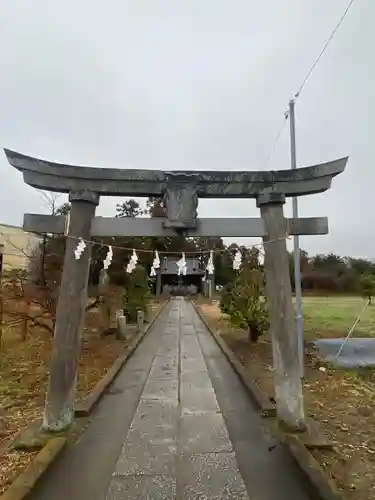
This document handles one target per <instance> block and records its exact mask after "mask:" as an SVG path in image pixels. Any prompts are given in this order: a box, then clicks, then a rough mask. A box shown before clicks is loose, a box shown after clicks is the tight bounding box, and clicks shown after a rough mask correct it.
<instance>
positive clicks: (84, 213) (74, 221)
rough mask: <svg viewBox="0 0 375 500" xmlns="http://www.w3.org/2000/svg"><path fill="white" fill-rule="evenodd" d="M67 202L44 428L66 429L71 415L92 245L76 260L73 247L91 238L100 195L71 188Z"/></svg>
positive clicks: (72, 414) (87, 244)
mask: <svg viewBox="0 0 375 500" xmlns="http://www.w3.org/2000/svg"><path fill="white" fill-rule="evenodd" d="M69 201H70V203H71V211H70V217H69V221H70V223H69V228H68V234H67V236H68V237H67V239H66V246H65V258H64V267H63V272H62V279H61V285H60V295H59V300H58V303H57V310H56V324H55V332H54V337H53V348H52V359H51V366H50V377H49V383H48V389H47V395H46V402H45V409H44V416H43V428H44V429H45V430H48V431H60V430H63V429H65V428H66V427H68V426H69V425H70V423H71V422H72V420H73V417H74V403H75V392H76V391H75V389H76V377H77V368H78V360H79V356H80V353H81V344H82V334H83V326H84V316H85V310H86V303H87V283H88V277H89V270H90V257H91V245H90V244H89V243H86V248H85V250H84V251H83V253H82V255H81V256H80V258H79V259H76V258H75V255H74V250H75V248H76V247H77V244H78V238H82V239H84V240H90V235H91V223H92V220H93V218H94V215H95V209H96V207H97V205H98V203H99V196H98V195H97V194H96V193H92V192H90V191H71V192H70V193H69Z"/></svg>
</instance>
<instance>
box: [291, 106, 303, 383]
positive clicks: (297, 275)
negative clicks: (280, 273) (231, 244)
mask: <svg viewBox="0 0 375 500" xmlns="http://www.w3.org/2000/svg"><path fill="white" fill-rule="evenodd" d="M294 105H295V101H294V99H291V100H290V101H289V123H290V162H291V167H292V169H295V168H297V156H296V123H295V114H294ZM292 201H293V218H298V201H297V198H296V197H293V200H292ZM293 244H294V252H293V254H294V289H295V294H296V308H297V335H298V359H299V365H300V375H301V378H303V376H304V353H305V349H304V338H303V316H302V290H301V260H300V249H299V236H298V235H295V236H294V237H293Z"/></svg>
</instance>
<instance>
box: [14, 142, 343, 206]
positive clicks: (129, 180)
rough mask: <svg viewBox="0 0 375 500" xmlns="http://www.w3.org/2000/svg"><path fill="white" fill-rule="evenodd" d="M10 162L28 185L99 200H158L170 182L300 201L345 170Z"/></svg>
mask: <svg viewBox="0 0 375 500" xmlns="http://www.w3.org/2000/svg"><path fill="white" fill-rule="evenodd" d="M4 151H5V154H6V156H7V159H8V161H9V163H10V164H11V165H12V166H14V167H15V168H17V169H18V170H20V171H21V172H22V173H23V178H24V181H25V182H26V184H29V185H30V186H33V187H35V188H38V189H44V190H47V191H55V192H60V193H69V192H71V191H76V190H77V191H79V190H85V191H91V192H94V193H97V194H98V195H100V196H146V197H148V196H161V195H163V194H164V193H165V190H166V187H167V186H168V184H170V183H177V184H180V183H182V184H190V185H191V186H194V190H195V192H196V195H197V196H198V197H199V198H257V197H258V196H259V195H260V194H267V193H278V194H283V195H284V196H301V195H308V194H314V193H321V192H323V191H326V190H327V189H329V188H330V186H331V181H332V178H333V177H335V176H336V175H338V174H340V173H341V172H343V171H344V169H345V166H346V163H347V161H348V157H345V158H340V159H337V160H334V161H330V162H327V163H321V164H319V165H314V166H311V167H304V168H297V169H294V170H278V171H249V172H246V171H243V172H239V171H203V172H195V171H174V172H167V171H162V170H130V169H119V168H118V169H114V168H95V167H94V168H93V167H79V166H72V165H64V164H61V163H54V162H50V161H46V160H40V159H37V158H33V157H31V156H26V155H23V154H21V153H17V152H15V151H11V150H9V149H5V150H4Z"/></svg>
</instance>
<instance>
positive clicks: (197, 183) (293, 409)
mask: <svg viewBox="0 0 375 500" xmlns="http://www.w3.org/2000/svg"><path fill="white" fill-rule="evenodd" d="M5 154H6V156H7V159H8V161H9V163H10V164H11V165H12V166H14V167H15V168H17V169H18V170H19V171H21V172H22V174H23V178H24V181H25V182H26V184H29V185H30V186H33V187H35V188H38V189H43V190H47V191H55V192H60V193H69V201H70V202H71V212H70V218H69V227H68V229H67V231H68V232H67V234H68V239H67V242H66V250H65V260H64V268H63V273H62V280H61V290H60V296H59V301H58V306H57V315H56V326H55V333H54V340H53V352H52V360H51V368H50V377H49V385H48V390H47V395H46V403H45V411H44V419H43V427H44V429H46V430H49V431H59V430H62V429H65V428H66V427H68V426H69V425H70V423H71V422H72V419H73V416H74V396H75V386H76V372H77V363H78V358H79V353H80V348H81V337H82V329H83V321H84V311H85V305H86V300H87V281H88V274H89V266H90V245H88V246H87V247H86V249H85V251H84V253H83V255H82V256H81V258H80V259H79V260H76V259H75V258H74V249H75V247H76V246H77V241H76V239H77V238H82V239H84V240H89V239H90V238H91V237H92V236H120V235H121V236H124V235H126V236H141V235H143V236H173V235H176V234H178V233H180V234H181V232H182V233H183V234H185V235H187V236H222V237H262V238H263V242H264V248H265V269H266V281H267V286H266V291H267V301H268V310H269V318H270V330H271V338H272V349H273V363H274V383H275V394H276V407H277V417H278V419H279V421H280V422H282V423H283V424H284V425H285V426H287V428H289V429H290V430H294V431H303V430H305V428H306V419H305V412H304V404H303V395H302V384H301V379H300V370H299V366H298V364H299V361H298V359H299V357H298V337H297V333H296V326H295V320H294V312H293V304H292V290H291V285H290V276H289V266H288V255H287V247H286V237H287V236H289V235H295V234H299V235H312V234H326V233H328V221H327V219H326V218H324V217H320V218H299V219H286V218H284V212H283V205H284V203H285V198H286V197H290V196H303V195H309V194H315V193H321V192H324V191H326V190H327V189H329V188H330V186H331V181H332V178H333V177H335V176H336V175H338V174H340V173H341V172H343V171H344V169H345V166H346V163H347V160H348V158H341V159H338V160H335V161H332V162H328V163H322V164H319V165H316V166H312V167H305V168H299V169H295V170H285V171H257V172H254V171H253V172H234V171H226V172H224V171H204V172H200V173H198V172H194V171H189V172H186V171H181V172H164V171H157V170H122V169H111V168H91V167H78V166H70V165H63V164H58V163H52V162H49V161H44V160H39V159H36V158H32V157H30V156H25V155H23V154H20V153H17V152H14V151H10V150H5ZM100 196H137V197H140V196H144V197H149V196H163V197H164V202H165V206H166V211H167V218H166V219H126V218H125V219H114V218H105V217H95V209H96V206H97V205H98V204H99V198H100ZM199 198H255V199H256V202H257V206H258V207H259V208H260V212H261V219H256V218H255V219H254V218H230V219H214V218H206V219H205V218H203V219H198V218H197V207H198V199H199ZM226 221H227V223H226ZM65 226H66V219H65V216H49V215H35V214H25V217H24V229H25V230H27V231H34V232H38V233H60V234H63V233H64V232H65Z"/></svg>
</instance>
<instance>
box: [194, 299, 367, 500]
mask: <svg viewBox="0 0 375 500" xmlns="http://www.w3.org/2000/svg"><path fill="white" fill-rule="evenodd" d="M199 307H200V308H201V310H202V312H203V314H204V315H205V317H206V318H207V320H208V321H209V323H210V324H211V325H212V326H213V327H214V328H215V329H216V330H217V331H219V332H220V333H221V335H222V337H223V338H224V340H225V341H226V343H227V344H228V346H229V347H230V348H231V349H232V350H233V352H234V353H235V354H236V355H237V357H238V358H239V359H240V361H241V362H242V363H243V364H244V365H245V366H247V367H249V370H251V374H252V376H253V377H254V378H255V380H256V381H257V382H258V384H259V386H260V387H261V388H262V389H263V390H264V391H265V392H266V393H267V394H268V395H269V396H274V389H273V379H272V351H271V344H270V341H269V339H268V338H262V340H261V341H260V342H259V343H258V344H251V343H250V342H248V340H247V335H246V334H245V333H244V332H241V331H236V330H234V329H233V328H231V327H230V325H229V322H228V320H227V318H226V317H225V316H223V315H222V314H221V313H220V311H219V307H218V304H217V303H215V302H214V303H213V304H204V303H201V304H199ZM317 314H318V315H319V314H320V315H321V312H320V313H319V311H317ZM312 316H313V313H312V312H311V318H312ZM311 318H310V319H311ZM331 331H332V328H329V329H328V331H327V336H330V332H331ZM323 336H324V329H323V328H319V337H323ZM373 380H374V371H373V370H367V371H366V373H358V372H355V371H352V372H343V371H336V370H331V369H328V370H327V371H326V372H322V371H320V370H319V368H318V364H317V363H316V359H315V357H314V354H313V353H310V354H308V355H307V356H306V370H305V382H304V394H305V404H306V411H307V413H308V415H309V416H311V417H313V418H314V419H315V420H316V421H317V422H319V424H320V426H321V428H322V430H323V431H324V432H325V434H326V435H327V436H329V437H330V438H331V439H332V441H333V443H334V451H317V450H314V451H313V454H314V456H315V458H316V459H317V460H318V462H319V463H320V464H321V465H322V466H323V467H324V469H325V470H326V473H327V475H328V476H329V477H331V478H332V479H333V480H334V481H335V483H336V485H337V486H338V488H339V490H341V491H342V493H343V496H344V498H346V499H347V500H374V499H375V432H374V428H375V392H373V391H372V390H371V381H373ZM374 391H375V386H374Z"/></svg>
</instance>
